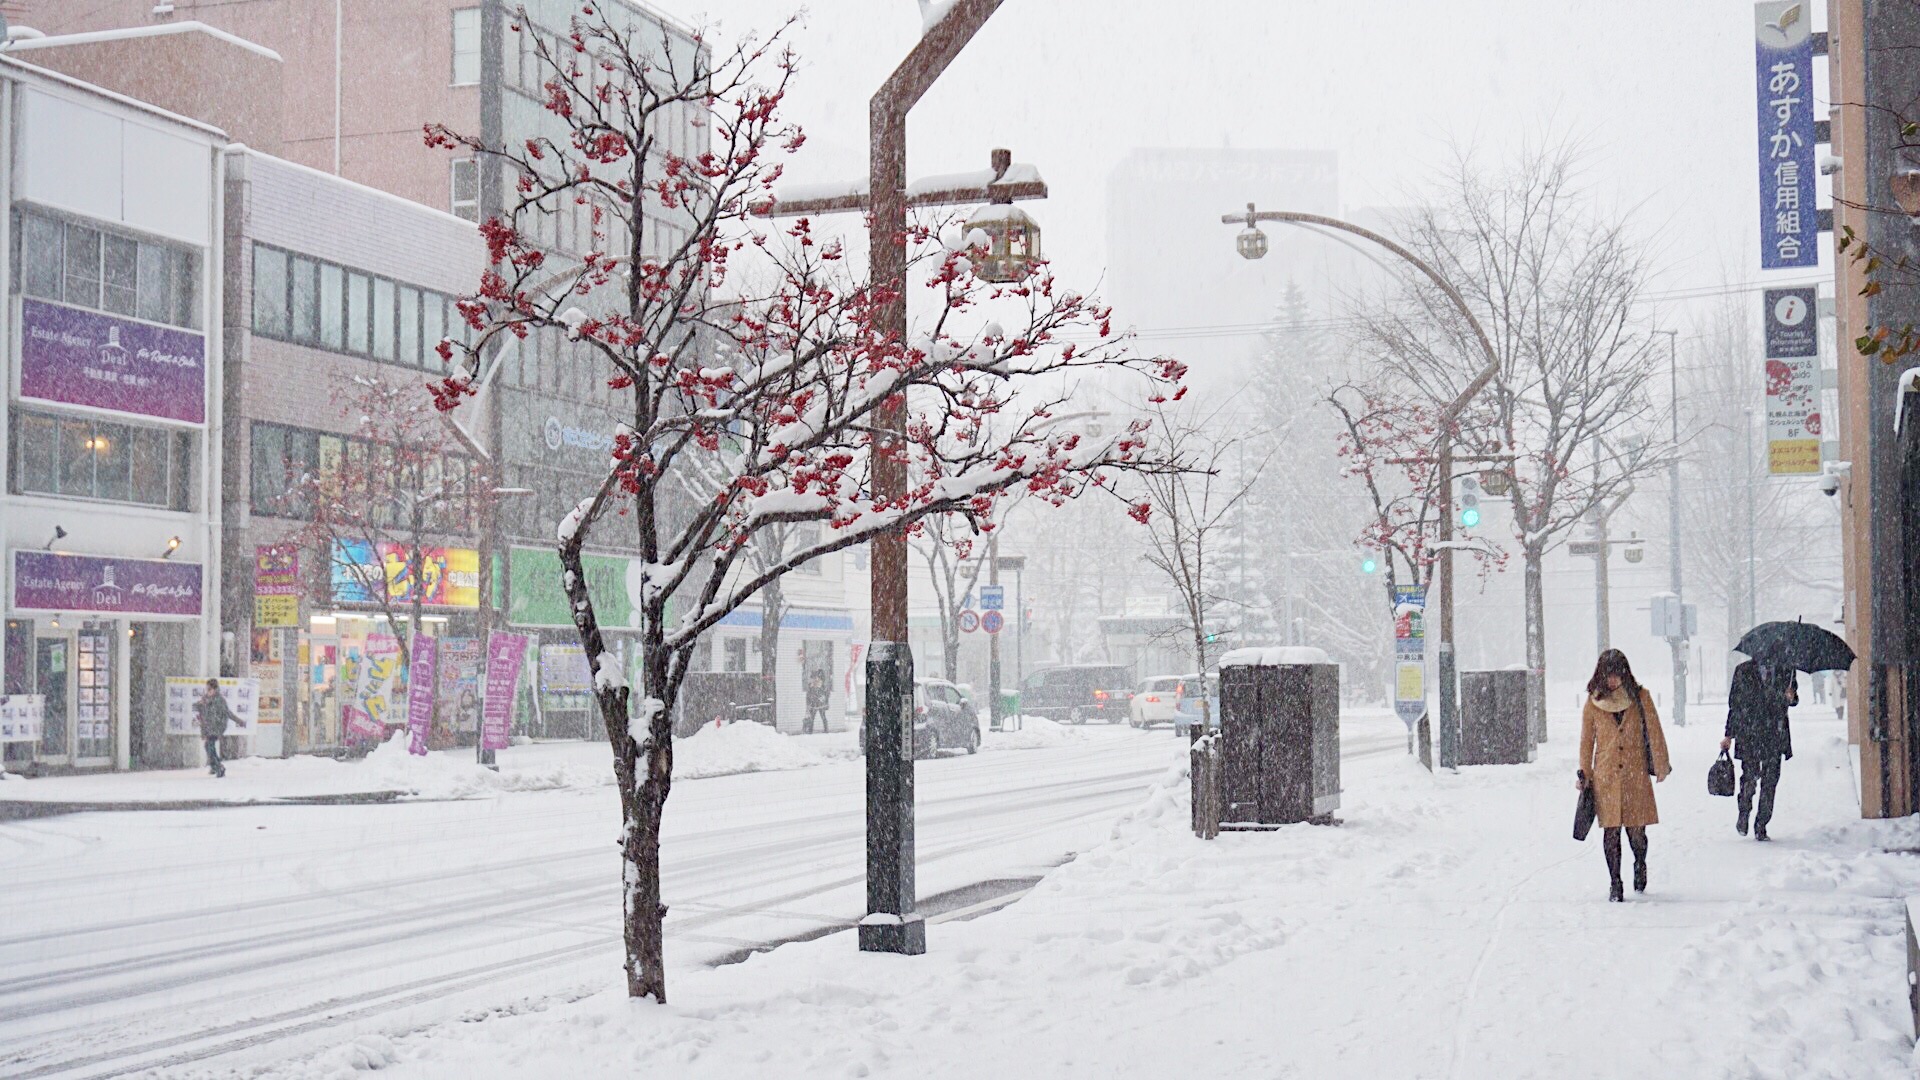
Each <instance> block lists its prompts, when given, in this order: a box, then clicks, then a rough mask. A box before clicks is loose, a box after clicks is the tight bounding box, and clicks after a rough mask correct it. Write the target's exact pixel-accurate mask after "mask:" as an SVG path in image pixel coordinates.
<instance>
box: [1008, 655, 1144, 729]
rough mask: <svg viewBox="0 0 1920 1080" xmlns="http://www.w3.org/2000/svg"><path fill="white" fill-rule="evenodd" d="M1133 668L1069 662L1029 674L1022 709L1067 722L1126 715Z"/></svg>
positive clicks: (1121, 720)
mask: <svg viewBox="0 0 1920 1080" xmlns="http://www.w3.org/2000/svg"><path fill="white" fill-rule="evenodd" d="M1132 696H1133V669H1132V668H1130V667H1127V666H1126V665H1125V664H1067V665H1064V666H1061V667H1052V668H1046V669H1044V670H1041V671H1036V672H1034V673H1033V674H1031V675H1029V676H1027V681H1026V682H1024V683H1022V684H1020V711H1021V712H1023V713H1027V714H1029V715H1032V716H1044V717H1046V718H1047V719H1049V720H1055V721H1061V722H1064V723H1068V724H1084V723H1086V722H1087V721H1089V720H1105V721H1106V722H1107V723H1109V724H1120V723H1124V722H1126V719H1127V702H1128V700H1129V699H1131V698H1132Z"/></svg>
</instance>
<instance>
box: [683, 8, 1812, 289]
mask: <svg viewBox="0 0 1920 1080" xmlns="http://www.w3.org/2000/svg"><path fill="white" fill-rule="evenodd" d="M655 2H656V4H657V6H659V7H661V8H663V9H664V10H666V11H668V12H669V13H671V14H673V15H676V16H678V17H680V18H682V19H685V20H687V21H690V22H713V21H714V20H715V19H717V25H718V26H719V28H720V30H721V31H722V33H721V35H720V36H721V37H722V38H731V37H732V36H733V35H737V34H738V33H740V32H742V31H745V30H749V29H755V28H766V27H769V26H772V25H775V24H777V23H778V22H779V21H780V20H781V19H782V18H783V17H784V16H785V15H787V14H790V13H792V12H793V11H794V10H796V7H797V6H796V5H795V4H794V3H793V2H792V0H655ZM1752 11H1753V8H1752V5H1751V3H1749V2H1747V0H1609V2H1606V3H1598V2H1579V3H1575V2H1569V0H1450V2H1444V3H1442V2H1436V0H1366V2H1358V0H1350V2H1331V3H1328V2H1321V3H1307V2H1305V0H1180V2H1169V0H1008V2H1007V3H1006V5H1005V6H1004V7H1002V8H1001V9H1000V11H999V12H998V13H997V14H996V15H995V16H994V17H993V19H992V20H991V21H990V22H989V23H988V24H987V27H986V29H985V30H984V31H982V33H981V34H980V35H979V36H978V37H977V38H975V40H974V41H973V43H972V44H971V45H970V46H969V47H968V49H967V51H966V52H965V53H964V54H962V56H961V57H960V59H959V60H958V61H957V62H956V63H955V64H954V66H953V67H952V68H950V69H949V70H948V72H947V74H946V75H945V76H944V77H943V78H942V79H941V81H940V82H939V83H938V84H937V85H936V86H935V87H934V89H933V91H932V92H931V93H930V94H929V95H928V96H927V98H926V99H924V100H923V101H922V103H921V104H920V105H919V107H918V108H916V109H915V110H914V112H913V116H912V120H911V123H910V125H909V175H910V176H919V175H924V174H928V173H937V172H949V171H954V170H960V169H971V168H979V167H982V166H983V165H985V163H986V159H987V153H988V150H989V149H990V148H991V147H994V146H1009V147H1011V148H1012V149H1013V151H1014V156H1015V158H1016V159H1017V160H1022V161H1031V162H1033V163H1035V164H1037V165H1038V166H1039V167H1040V169H1041V171H1042V174H1043V175H1044V176H1045V177H1046V179H1047V181H1048V184H1049V185H1050V187H1051V192H1052V196H1051V198H1050V199H1049V200H1047V201H1046V202H1042V203H1035V204H1029V209H1031V210H1032V211H1033V212H1034V213H1035V214H1036V216H1038V217H1039V218H1040V220H1041V222H1042V225H1043V226H1044V228H1045V229H1046V231H1047V250H1048V254H1049V255H1050V256H1051V257H1052V258H1053V260H1054V262H1055V264H1056V266H1057V268H1058V269H1059V270H1060V272H1061V275H1062V277H1063V278H1064V279H1065V280H1067V281H1068V282H1070V283H1073V284H1081V283H1090V282H1091V281H1092V280H1093V278H1094V277H1095V276H1096V275H1098V274H1100V273H1101V271H1102V269H1103V268H1104V266H1105V263H1106V252H1105V229H1106V223H1105V206H1104V198H1105V185H1106V177H1107V173H1108V172H1109V170H1110V169H1111V168H1112V167H1113V165H1114V163H1115V162H1116V161H1118V160H1119V158H1120V157H1121V156H1122V155H1123V154H1125V152H1126V151H1127V150H1128V149H1129V148H1131V147H1135V146H1221V145H1226V144H1231V145H1234V146H1242V147H1248V146H1272V147H1302V148H1329V149H1333V150H1335V151H1337V152H1338V153H1339V154H1340V159H1341V188H1342V202H1343V203H1344V204H1345V205H1346V206H1347V207H1349V208H1352V207H1363V206H1369V205H1378V204H1383V203H1405V202H1408V201H1410V195H1414V194H1417V192H1418V191H1419V188H1420V186H1421V184H1422V183H1423V181H1424V179H1425V178H1426V177H1427V176H1428V175H1429V174H1430V172H1431V170H1432V169H1433V168H1435V167H1436V166H1437V165H1439V164H1440V163H1442V162H1444V161H1445V160H1446V159H1447V158H1448V156H1449V154H1450V150H1449V146H1450V144H1453V143H1463V144H1466V143H1470V144H1474V145H1475V146H1477V147H1478V148H1480V150H1481V151H1482V152H1484V153H1485V154H1487V155H1488V157H1489V158H1490V159H1494V160H1497V159H1498V158H1500V157H1501V156H1502V155H1507V154H1510V153H1511V152H1512V151H1513V150H1514V149H1515V148H1516V147H1517V146H1518V145H1520V144H1521V143H1522V142H1523V141H1525V140H1527V139H1529V138H1532V139H1538V138H1540V137H1542V136H1545V135H1550V134H1559V135H1573V136H1576V137H1577V138H1579V139H1580V140H1581V141H1582V143H1583V144H1584V145H1585V146H1586V148H1587V150H1588V155H1589V156H1588V162H1589V175H1590V177H1591V179H1592V181H1593V184H1594V187H1595V188H1596V190H1598V191H1600V192H1601V193H1603V195H1604V196H1605V198H1607V199H1608V200H1610V201H1611V202H1612V203H1613V204H1615V205H1617V206H1634V207H1637V208H1638V210H1637V220H1638V221H1639V222H1640V224H1641V226H1642V227H1643V229H1644V231H1645V234H1646V235H1647V237H1648V238H1649V240H1650V241H1652V242H1654V243H1655V244H1656V249H1655V263H1656V265H1657V266H1658V268H1659V271H1660V272H1659V276H1658V278H1657V280H1656V282H1655V286H1654V288H1655V290H1656V291H1657V292H1660V293H1666V292H1669V291H1671V290H1676V289H1689V288H1699V287H1706V288H1711V287H1714V286H1717V285H1720V284H1722V283H1724V282H1727V281H1729V280H1731V281H1735V282H1748V281H1757V280H1760V279H1761V275H1760V272H1759V270H1758V268H1757V258H1756V256H1755V251H1756V244H1755V241H1754V233H1755V230H1756V226H1755V217H1756V212H1757V211H1756V199H1757V191H1756V181H1755V172H1756V167H1755V164H1754V142H1753V140H1754V124H1755V121H1754V108H1755V105H1754V97H1753V74H1752V69H1753V46H1752V34H1751V25H1752V17H1753V16H1752ZM703 16H712V17H713V18H706V17H703ZM1815 25H1816V26H1820V25H1824V16H1816V19H1815ZM919 32H920V14H919V8H918V5H917V3H916V2H915V0H815V2H814V3H813V4H812V5H811V8H810V10H809V13H808V16H807V22H806V25H805V26H804V27H802V28H801V29H800V30H799V31H798V33H797V34H796V36H795V39H794V40H795V45H796V48H797V50H798V52H799V53H800V55H801V58H802V61H803V64H804V67H803V70H802V73H801V77H800V80H799V83H798V86H797V88H796V90H795V92H794V93H793V95H792V98H791V101H790V115H792V116H793V117H795V118H796V119H797V120H799V121H800V122H801V123H802V124H803V125H804V126H805V128H806V130H807V132H808V137H809V143H808V146H807V148H806V150H804V151H803V152H802V154H801V155H800V156H799V158H797V159H796V160H795V161H794V163H793V165H792V167H791V168H790V170H789V175H790V176H792V177H793V178H795V179H802V180H826V179H837V178H841V177H845V176H850V175H855V176H864V174H865V158H866V101H867V98H868V97H869V96H870V95H871V94H872V92H873V90H874V88H875V87H877V86H878V85H879V84H880V82H881V81H882V80H883V79H884V78H885V77H886V75H887V73H888V72H889V71H890V70H891V69H892V67H893V66H894V65H896V64H897V63H898V62H899V60H900V58H901V57H903V56H904V55H905V54H906V52H907V50H908V49H909V48H910V47H911V45H912V44H913V42H914V40H915V39H916V38H917V36H918V34H919ZM1816 74H1817V76H1819V78H1818V81H1819V82H1820V83H1821V89H1822V90H1824V69H1822V70H1821V71H1818V72H1816ZM1821 97H1822V98H1824V94H1821ZM1824 111H1825V110H1824V102H1822V105H1821V108H1820V114H1821V115H1824ZM1249 198H1254V199H1258V198H1259V193H1257V192H1253V193H1249ZM1224 242H1226V241H1225V238H1224V237H1223V243H1224ZM1807 276H1811V275H1807ZM1121 314H1122V316H1123V321H1125V320H1124V315H1125V313H1124V312H1123V313H1121ZM1264 314H1265V313H1264V312H1248V313H1246V318H1247V320H1248V321H1251V320H1254V319H1258V318H1260V317H1261V316H1263V315H1264ZM1675 314H1678V313H1677V312H1676V313H1675Z"/></svg>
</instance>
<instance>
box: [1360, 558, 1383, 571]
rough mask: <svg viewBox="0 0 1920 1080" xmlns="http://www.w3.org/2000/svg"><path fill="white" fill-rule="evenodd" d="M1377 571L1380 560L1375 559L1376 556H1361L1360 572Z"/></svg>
mask: <svg viewBox="0 0 1920 1080" xmlns="http://www.w3.org/2000/svg"><path fill="white" fill-rule="evenodd" d="M1379 571H1380V560H1379V559H1376V558H1374V557H1373V556H1371V555H1367V556H1364V557H1362V558H1361V560H1360V572H1361V573H1363V574H1374V573H1378V572H1379Z"/></svg>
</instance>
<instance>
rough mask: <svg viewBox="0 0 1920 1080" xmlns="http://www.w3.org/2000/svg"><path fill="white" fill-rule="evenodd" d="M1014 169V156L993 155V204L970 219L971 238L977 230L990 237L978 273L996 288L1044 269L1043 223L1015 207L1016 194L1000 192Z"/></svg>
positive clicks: (997, 152) (998, 152) (1008, 153)
mask: <svg viewBox="0 0 1920 1080" xmlns="http://www.w3.org/2000/svg"><path fill="white" fill-rule="evenodd" d="M1012 167H1013V152H1012V151H1010V150H995V151H994V152H993V179H992V180H991V181H989V182H988V184H987V190H988V191H989V192H990V193H991V199H992V201H990V202H988V203H987V205H985V206H983V207H981V208H980V209H978V210H975V211H974V212H973V215H972V216H971V217H969V218H967V232H966V234H967V236H969V237H971V236H972V235H973V231H974V230H975V229H978V230H980V231H981V232H982V233H985V234H986V238H987V244H986V248H987V254H986V257H985V258H982V259H978V260H976V261H975V263H974V272H975V273H978V274H979V275H980V277H981V278H982V279H984V280H987V281H991V282H993V283H994V284H996V285H1011V284H1013V283H1014V282H1016V281H1025V280H1026V279H1027V277H1028V276H1030V275H1031V274H1032V273H1033V271H1034V268H1035V267H1037V266H1039V265H1040V258H1041V256H1040V223H1039V222H1037V221H1035V220H1033V215H1031V214H1029V213H1027V212H1026V211H1025V210H1022V209H1020V208H1019V207H1017V206H1015V205H1013V192H1012V191H1011V190H1009V189H1006V188H1004V187H1002V188H996V187H995V186H994V185H996V184H999V183H1000V182H1001V181H1002V180H1003V179H1005V178H1006V175H1007V170H1008V169H1011V168H1012Z"/></svg>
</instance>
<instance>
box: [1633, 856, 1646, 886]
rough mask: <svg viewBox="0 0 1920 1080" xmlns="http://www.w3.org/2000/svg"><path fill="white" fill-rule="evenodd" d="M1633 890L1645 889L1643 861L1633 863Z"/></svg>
mask: <svg viewBox="0 0 1920 1080" xmlns="http://www.w3.org/2000/svg"><path fill="white" fill-rule="evenodd" d="M1633 891H1634V892H1646V891H1647V864H1646V863H1645V862H1636V863H1634V864H1633Z"/></svg>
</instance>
